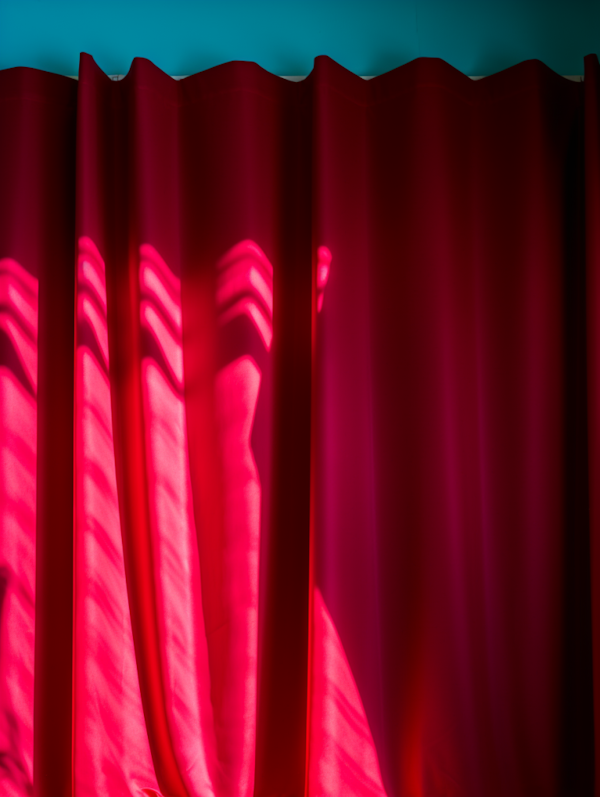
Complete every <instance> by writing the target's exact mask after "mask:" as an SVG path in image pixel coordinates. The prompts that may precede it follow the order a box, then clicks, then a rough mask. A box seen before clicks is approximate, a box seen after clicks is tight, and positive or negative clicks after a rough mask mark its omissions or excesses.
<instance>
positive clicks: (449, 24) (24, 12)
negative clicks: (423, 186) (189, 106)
mask: <svg viewBox="0 0 600 797" xmlns="http://www.w3.org/2000/svg"><path fill="white" fill-rule="evenodd" d="M81 51H85V52H88V53H91V54H92V55H93V56H94V58H95V59H96V61H97V62H98V64H99V65H100V67H101V68H102V69H104V70H105V71H106V72H107V73H109V74H115V73H117V74H122V73H125V72H127V70H128V68H129V65H130V63H131V59H132V58H133V57H134V56H144V57H146V58H150V59H151V60H152V61H154V63H155V64H157V65H158V66H159V67H160V68H161V69H163V70H164V71H165V72H167V73H169V74H171V75H187V74H191V73H194V72H198V71H200V70H202V69H207V68H208V67H211V66H215V65H216V64H220V63H223V62H224V61H231V60H244V61H256V62H257V63H259V64H260V65H261V66H263V67H264V68H265V69H267V70H269V71H270V72H274V73H276V74H279V75H306V74H308V72H310V70H311V68H312V64H313V59H314V57H315V56H317V55H321V54H325V55H329V56H331V58H334V59H335V60H336V61H338V62H339V63H340V64H342V65H343V66H345V67H346V68H347V69H350V70H352V71H353V72H356V73H357V74H360V75H378V74H381V73H382V72H386V71H388V70H390V69H393V68H394V67H396V66H400V65H401V64H404V63H406V62H407V61H411V60H412V59H413V58H417V57H418V56H423V55H425V56H437V57H439V58H443V59H445V60H446V61H448V63H450V64H452V65H453V66H455V67H456V68H457V69H460V70H461V71H462V72H465V73H466V74H469V75H489V74H492V73H494V72H498V71H499V70H501V69H505V68H506V67H508V66H511V65H512V64H515V63H518V62H519V61H523V60H526V59H528V58H539V59H540V60H541V61H543V62H544V63H546V64H547V65H548V66H550V67H551V68H552V69H554V70H555V71H556V72H558V73H560V74H563V75H577V74H582V72H583V56H584V55H587V54H588V53H594V52H595V53H600V0H570V2H569V1H568V0H559V1H557V0H487V1H486V0H478V1H476V0H396V2H390V0H387V2H386V1H385V0H321V2H318V1H317V0H303V1H299V0H280V2H272V1H271V2H267V1H266V0H256V1H255V0H212V2H209V1H207V0H195V2H194V1H193V0H187V1H186V0H160V1H159V0H121V2H116V1H115V0H87V2H86V0H79V1H78V2H75V1H74V0H71V2H67V1H66V0H62V1H61V0H0V68H6V67H11V66H32V67H36V68H38V69H45V70H48V71H51V72H58V73H61V74H67V75H75V74H77V71H78V61H79V53H80V52H81Z"/></svg>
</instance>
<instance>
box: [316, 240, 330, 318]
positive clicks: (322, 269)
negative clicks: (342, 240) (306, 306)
mask: <svg viewBox="0 0 600 797" xmlns="http://www.w3.org/2000/svg"><path fill="white" fill-rule="evenodd" d="M330 267H331V252H330V251H329V249H328V248H327V247H326V246H320V247H319V248H318V249H317V312H321V309H322V307H323V294H324V290H325V285H327V280H328V279H329V270H330Z"/></svg>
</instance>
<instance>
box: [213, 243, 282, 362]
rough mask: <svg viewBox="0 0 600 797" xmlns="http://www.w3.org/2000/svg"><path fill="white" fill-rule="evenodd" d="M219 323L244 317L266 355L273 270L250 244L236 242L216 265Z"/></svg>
mask: <svg viewBox="0 0 600 797" xmlns="http://www.w3.org/2000/svg"><path fill="white" fill-rule="evenodd" d="M217 268H218V269H219V277H218V282H217V306H218V307H219V310H220V316H219V322H220V323H221V324H226V323H228V322H229V321H231V320H232V319H233V318H235V317H236V316H239V315H242V314H245V315H246V316H247V317H248V318H249V319H250V320H251V321H252V322H253V324H254V326H255V327H256V329H257V331H258V333H259V335H260V336H261V338H262V341H263V343H264V345H265V348H266V349H267V351H269V350H270V348H271V343H272V340H273V266H272V265H271V263H270V262H269V260H268V259H267V256H266V255H265V253H264V252H263V251H262V249H261V248H260V247H259V246H258V244H255V243H254V241H249V240H245V241H240V243H239V244H236V245H235V246H233V247H232V248H231V249H230V250H229V251H228V252H227V253H226V254H225V255H224V256H223V257H222V258H221V259H220V260H219V262H218V264H217Z"/></svg>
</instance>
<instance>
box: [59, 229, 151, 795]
mask: <svg viewBox="0 0 600 797" xmlns="http://www.w3.org/2000/svg"><path fill="white" fill-rule="evenodd" d="M77 297H78V298H77V338H78V346H77V355H76V356H77V359H76V386H75V390H76V400H75V444H76V445H75V473H76V482H75V490H76V500H75V506H76V516H75V562H74V573H75V607H74V609H75V621H74V622H75V637H74V638H75V649H74V695H73V697H74V782H75V795H76V797H95V795H98V794H110V795H132V794H138V793H139V791H140V788H141V787H143V786H150V787H151V788H156V789H157V788H158V785H157V782H156V777H155V775H154V768H153V764H152V758H151V755H150V748H149V744H148V737H147V734H146V726H145V723H144V712H143V708H142V701H141V696H140V688H139V682H138V674H137V666H136V660H135V653H134V646H133V636H132V630H131V619H130V614H129V603H128V598H127V584H126V581H125V565H124V559H123V544H122V539H121V526H120V521H119V507H118V499H117V483H116V473H115V457H114V444H113V432H112V415H111V398H110V383H109V379H108V332H107V323H106V282H105V269H104V261H103V260H102V257H101V255H100V253H99V252H98V249H97V248H96V246H95V244H94V243H93V242H92V241H91V240H90V239H89V238H81V239H80V241H79V257H78V267H77ZM92 340H95V343H96V345H95V346H93V347H91V348H90V346H89V345H88V341H90V342H91V341H92Z"/></svg>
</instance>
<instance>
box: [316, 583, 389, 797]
mask: <svg viewBox="0 0 600 797" xmlns="http://www.w3.org/2000/svg"><path fill="white" fill-rule="evenodd" d="M313 619H314V629H313V633H314V653H313V663H312V668H313V674H312V706H311V734H310V761H309V790H308V791H309V794H310V795H315V797H317V795H318V797H321V795H323V797H325V795H327V797H330V796H331V797H338V795H355V797H367V796H368V797H385V790H384V788H383V783H382V781H381V773H380V771H379V762H378V760H377V752H376V750H375V745H374V743H373V737H372V736H371V731H370V729H369V723H368V721H367V717H366V714H365V710H364V708H363V704H362V701H361V699H360V694H359V692H358V688H357V686H356V683H355V681H354V677H353V675H352V671H351V670H350V665H349V664H348V660H347V658H346V654H345V653H344V648H343V646H342V643H341V641H340V638H339V636H338V633H337V631H336V628H335V625H334V623H333V620H332V619H331V616H330V614H329V612H328V611H327V606H326V605H325V601H324V600H323V597H322V595H321V592H320V590H318V589H315V592H314V616H313Z"/></svg>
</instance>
